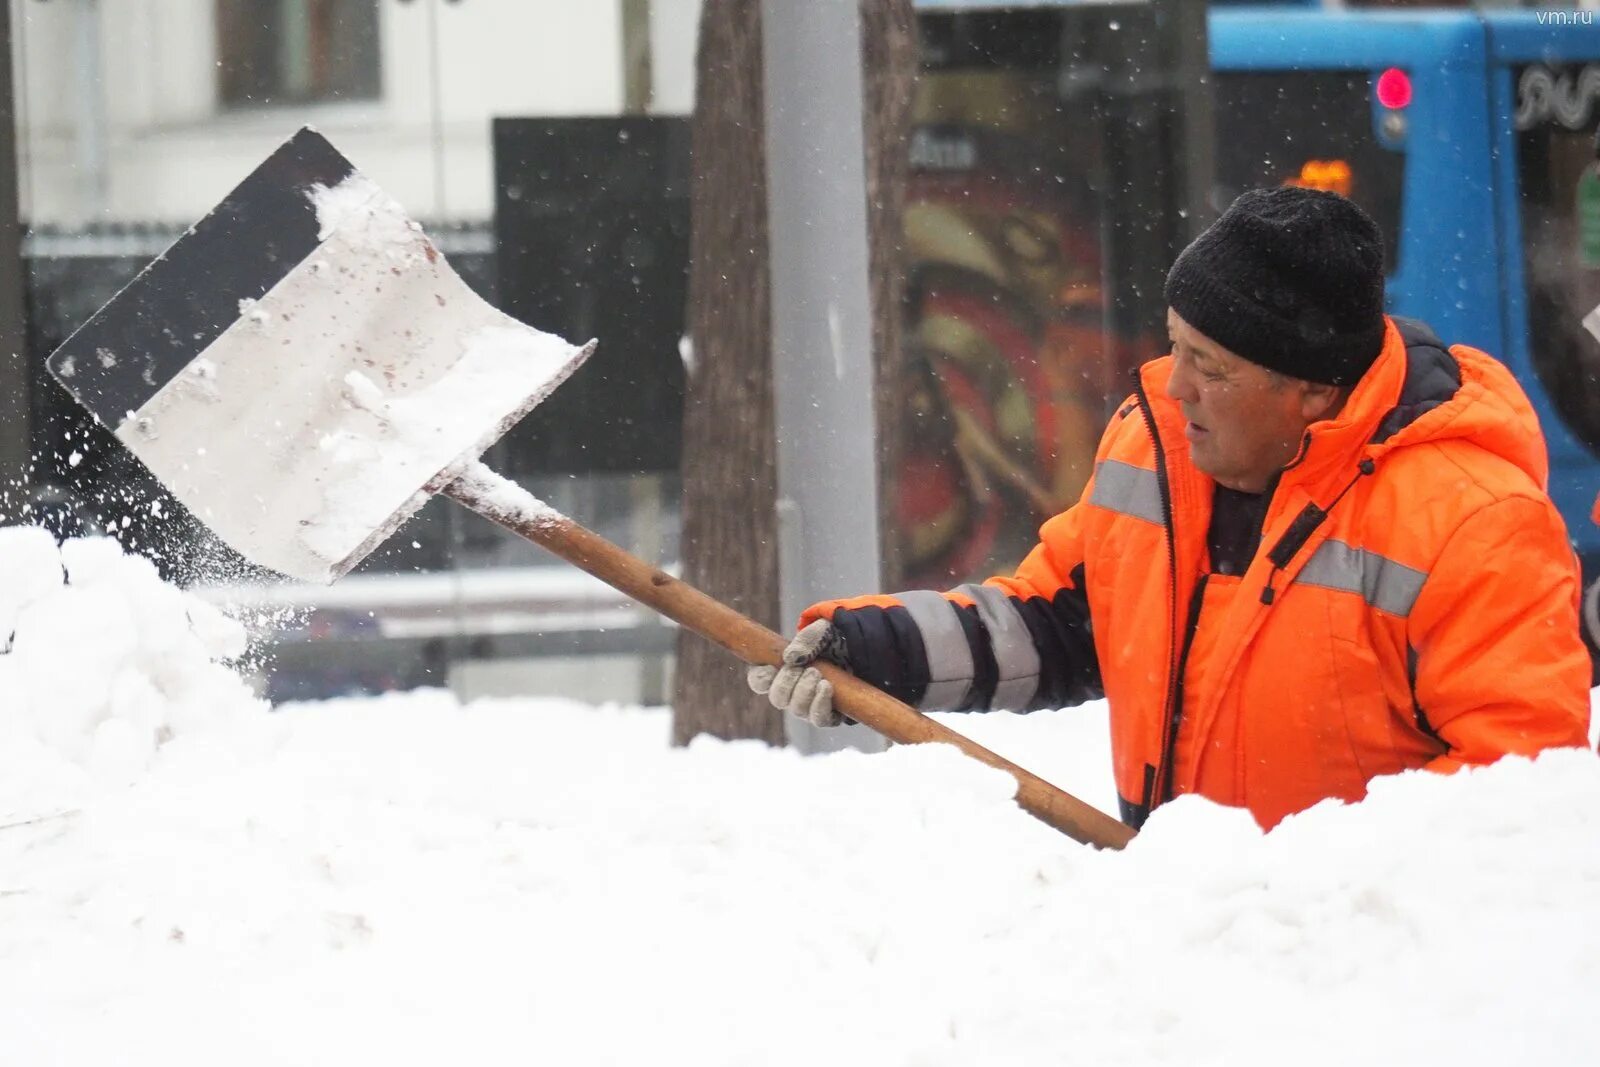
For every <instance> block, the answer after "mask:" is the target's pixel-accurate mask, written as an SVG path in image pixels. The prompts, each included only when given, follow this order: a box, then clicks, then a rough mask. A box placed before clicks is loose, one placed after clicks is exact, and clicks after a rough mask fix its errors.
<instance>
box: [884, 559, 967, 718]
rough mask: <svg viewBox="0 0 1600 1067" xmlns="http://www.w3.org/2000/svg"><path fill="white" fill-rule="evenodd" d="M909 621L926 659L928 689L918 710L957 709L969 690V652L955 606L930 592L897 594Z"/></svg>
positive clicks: (923, 590) (927, 590) (926, 590)
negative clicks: (916, 634)
mask: <svg viewBox="0 0 1600 1067" xmlns="http://www.w3.org/2000/svg"><path fill="white" fill-rule="evenodd" d="M895 599H897V600H899V601H900V603H901V604H903V605H904V606H905V609H906V611H907V613H909V614H910V616H911V621H912V622H914V623H916V624H917V629H918V630H919V631H921V633H922V647H923V649H924V651H925V652H926V653H927V656H928V678H929V681H928V688H927V691H926V692H924V693H923V694H922V700H921V701H919V702H918V704H917V707H918V708H919V709H921V710H922V711H941V710H949V709H952V708H959V707H961V706H962V705H964V704H965V703H966V702H967V693H968V692H969V691H970V690H971V689H972V676H973V670H972V648H971V647H970V646H969V645H968V644H967V634H966V631H965V630H963V629H962V628H961V619H960V618H959V617H958V616H957V615H956V611H957V610H958V609H957V608H956V606H955V605H954V604H952V603H950V601H948V600H946V599H945V598H944V597H943V596H941V595H940V594H938V593H935V592H933V591H932V590H930V589H915V590H912V591H911V592H909V593H896V594H895Z"/></svg>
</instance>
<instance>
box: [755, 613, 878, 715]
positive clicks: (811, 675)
mask: <svg viewBox="0 0 1600 1067" xmlns="http://www.w3.org/2000/svg"><path fill="white" fill-rule="evenodd" d="M819 659H825V660H827V661H828V662H829V663H833V664H835V665H837V666H840V667H843V668H844V669H845V670H849V669H850V659H849V657H848V656H847V655H846V653H845V647H844V635H843V634H841V633H840V632H839V631H838V629H837V628H835V627H834V625H833V623H831V622H829V621H828V620H827V619H818V620H817V621H816V622H814V623H812V624H811V625H809V626H806V627H804V628H803V629H801V631H800V632H799V633H797V634H795V635H794V640H792V641H790V642H789V647H787V648H785V649H784V650H783V666H782V667H769V666H766V665H765V664H763V665H761V666H756V667H751V668H750V669H749V671H747V672H746V674H745V680H746V681H747V682H748V683H749V685H750V688H751V689H752V690H753V691H755V692H757V693H761V694H764V695H765V696H766V698H767V699H768V700H770V701H772V706H773V707H775V708H777V709H778V710H780V711H787V712H789V713H790V714H791V715H798V716H800V717H801V718H802V719H805V720H806V721H807V722H809V723H810V724H811V725H812V726H842V725H844V724H845V723H847V722H851V721H853V720H850V719H847V718H845V717H844V716H843V715H841V714H839V712H838V711H836V710H834V707H833V685H832V683H830V682H829V681H828V680H827V679H826V678H824V677H823V676H822V672H821V671H819V670H817V669H816V668H815V667H813V666H811V664H813V663H815V662H816V661H817V660H819Z"/></svg>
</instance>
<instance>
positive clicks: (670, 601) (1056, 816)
mask: <svg viewBox="0 0 1600 1067" xmlns="http://www.w3.org/2000/svg"><path fill="white" fill-rule="evenodd" d="M485 474H487V475H488V476H489V477H490V478H494V479H496V480H497V481H498V476H497V475H493V474H492V473H491V472H488V471H487V470H486V469H484V468H482V467H476V469H474V470H471V471H469V473H468V474H467V475H465V476H463V477H462V478H461V479H460V480H458V481H455V482H453V483H451V484H450V485H448V486H446V487H445V488H444V489H443V492H444V494H445V495H446V496H449V497H450V498H451V499H453V500H455V501H457V502H458V503H461V504H463V505H465V506H466V507H468V508H470V509H472V510H473V511H475V512H477V513H478V514H480V515H482V516H483V517H484V518H486V519H489V520H491V521H492V522H496V523H498V524H500V525H501V526H504V527H505V528H506V529H508V530H510V531H511V532H512V533H515V534H519V535H521V536H522V537H525V538H527V539H528V540H529V541H532V542H533V543H534V544H536V545H539V546H540V547H542V548H545V549H548V550H549V551H551V552H553V553H555V554H556V555H557V556H560V557H561V558H562V559H564V560H566V561H567V562H568V563H571V564H572V565H573V566H575V567H578V568H579V569H581V570H584V571H587V572H589V573H590V574H592V575H594V576H595V577H596V578H598V579H600V580H601V581H602V582H605V583H606V584H607V585H609V586H611V587H612V588H613V589H616V590H618V591H620V592H622V593H624V594H626V595H627V596H629V597H631V598H632V599H634V600H637V601H639V602H640V603H641V604H645V605H648V606H649V607H652V608H654V609H655V610H656V611H658V612H660V613H661V614H662V615H665V616H666V617H667V618H669V619H672V620H673V621H675V622H677V623H678V624H679V625H681V626H686V627H688V628H689V629H691V630H693V631H694V632H695V633H697V634H699V635H700V636H702V637H704V638H706V639H707V640H709V641H714V642H716V643H717V644H719V645H721V646H722V647H723V648H725V649H727V650H728V651H729V652H732V653H733V654H734V655H736V656H738V657H739V658H740V659H742V660H743V661H744V662H746V663H749V664H762V663H765V664H770V665H773V666H778V665H781V664H782V663H783V650H784V647H785V646H786V645H787V644H788V641H787V639H785V638H783V637H781V636H779V635H778V634H776V633H774V632H773V631H771V630H769V629H767V628H766V627H765V626H762V625H761V624H760V623H758V622H755V621H754V620H751V619H748V618H746V617H745V616H743V615H741V614H739V613H738V612H737V611H734V610H733V609H732V608H730V607H728V606H727V605H725V604H723V603H721V602H720V601H717V600H713V599H712V598H711V597H709V596H707V595H706V594H704V593H702V592H701V591H700V590H698V589H696V588H694V587H693V586H691V585H689V584H688V583H686V582H682V581H679V580H678V579H676V578H674V577H672V576H671V575H670V574H667V573H666V572H664V571H661V570H659V569H657V568H655V567H652V566H650V565H649V564H648V563H645V562H644V561H643V560H641V559H639V558H638V557H636V556H634V555H632V554H631V553H628V552H625V551H623V550H622V549H621V548H618V547H617V546H616V545H614V544H612V543H611V542H610V541H607V540H606V539H605V538H603V537H601V536H600V535H598V534H596V533H593V532H591V531H589V530H587V529H585V528H584V527H582V526H580V525H578V524H577V523H575V522H573V521H572V520H571V519H569V518H567V517H566V516H564V515H559V514H557V513H555V512H553V511H540V512H537V513H530V512H529V509H528V508H527V507H526V506H520V507H519V506H517V502H516V501H515V500H513V499H509V498H508V495H507V494H506V493H504V492H495V491H493V487H492V486H491V485H488V484H486V482H485V479H484V478H483V475H485ZM529 499H530V500H531V498H529ZM817 667H818V669H819V670H821V671H822V674H823V677H825V678H827V679H828V681H829V682H831V683H833V700H834V704H835V706H837V707H838V708H839V709H840V710H841V711H843V712H844V713H845V714H846V715H849V716H850V717H851V718H852V719H855V720H856V721H857V722H863V723H866V724H867V725H868V726H870V727H872V728H873V729H874V730H877V731H878V732H879V733H881V734H883V735H884V736H885V737H888V738H889V739H891V740H893V741H898V742H900V743H902V744H920V743H922V742H927V741H942V742H944V743H945V744H949V745H954V746H956V747H957V748H959V749H960V750H961V751H962V752H965V753H966V754H967V755H969V756H971V757H972V758H973V759H975V760H978V761H979V762H980V763H986V764H988V765H989V766H991V767H994V768H997V769H999V770H1002V771H1005V772H1006V773H1007V774H1010V775H1011V777H1013V778H1015V779H1016V781H1017V803H1018V804H1020V805H1021V806H1022V808H1023V809H1024V810H1025V811H1027V812H1028V813H1029V814H1031V815H1033V816H1035V817H1037V818H1038V819H1040V820H1042V821H1043V822H1045V823H1047V824H1049V825H1050V826H1053V827H1055V828H1056V829H1057V830H1060V831H1061V832H1062V833H1064V834H1066V835H1067V836H1068V837H1070V838H1072V839H1073V840H1074V841H1080V842H1082V843H1083V844H1086V845H1094V846H1096V847H1099V848H1121V847H1123V846H1124V845H1126V844H1127V843H1128V842H1129V841H1130V840H1132V839H1133V836H1134V831H1133V830H1132V829H1130V828H1129V827H1128V826H1126V825H1125V824H1124V823H1122V822H1120V821H1118V820H1116V819H1113V818H1111V816H1109V815H1107V814H1105V813H1104V812H1102V811H1100V810H1099V809H1098V808H1094V807H1091V806H1090V805H1088V804H1085V803H1084V802H1083V801H1081V800H1079V799H1078V798H1077V797H1074V796H1073V795H1072V794H1070V793H1067V792H1065V791H1063V790H1061V789H1058V788H1056V787H1055V786H1053V785H1051V784H1050V783H1049V782H1047V781H1045V780H1044V779H1043V778H1040V777H1038V776H1037V775H1035V774H1032V773H1030V772H1028V771H1025V770H1023V769H1022V768H1021V767H1018V766H1017V765H1016V764H1014V763H1012V762H1011V761H1010V760H1007V759H1004V758H1002V757H1000V756H997V755H995V754H994V753H993V752H990V751H989V750H988V749H986V748H984V747H983V746H981V745H979V744H977V743H975V742H973V741H970V740H968V739H967V738H965V737H963V736H962V735H961V734H958V733H956V732H955V731H954V730H951V729H949V728H948V727H946V726H944V725H943V724H942V723H938V722H935V721H934V720H932V719H930V718H928V717H927V716H926V715H923V714H922V713H920V712H918V711H917V710H916V709H914V708H912V707H911V706H909V705H907V704H904V703H902V702H901V701H899V700H896V699H895V698H894V697H892V696H890V695H889V694H887V693H885V692H883V691H882V690H880V689H878V688H876V687H875V686H872V685H869V684H868V683H866V682H863V681H862V680H861V679H859V678H857V677H855V676H854V675H852V674H850V673H849V672H848V671H845V670H841V669H840V668H838V667H835V666H834V665H833V664H831V663H818V664H817Z"/></svg>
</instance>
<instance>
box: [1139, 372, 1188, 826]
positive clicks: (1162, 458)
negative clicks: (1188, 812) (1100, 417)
mask: <svg viewBox="0 0 1600 1067" xmlns="http://www.w3.org/2000/svg"><path fill="white" fill-rule="evenodd" d="M1133 392H1134V396H1135V397H1136V398H1137V399H1138V401H1139V413H1140V414H1141V415H1143V416H1144V424H1145V428H1146V429H1147V430H1149V431H1150V441H1151V443H1152V444H1154V445H1155V450H1156V486H1157V488H1159V489H1160V491H1161V521H1162V527H1163V529H1164V530H1165V531H1166V534H1167V577H1168V585H1167V589H1168V592H1169V594H1170V597H1169V600H1168V604H1167V613H1168V625H1169V627H1170V628H1171V633H1170V640H1169V641H1168V643H1167V702H1166V706H1165V708H1164V709H1163V711H1162V723H1163V726H1162V731H1161V755H1160V756H1159V757H1158V759H1157V763H1156V772H1155V775H1154V776H1153V778H1154V783H1155V786H1156V795H1155V796H1146V797H1145V798H1144V801H1145V814H1146V815H1147V816H1148V815H1149V813H1150V812H1152V811H1154V810H1155V809H1156V807H1157V806H1158V805H1160V804H1161V803H1162V802H1163V801H1164V800H1166V799H1167V796H1165V795H1164V794H1169V793H1170V791H1171V788H1172V780H1173V774H1172V764H1173V763H1174V762H1175V760H1174V758H1173V757H1174V755H1175V753H1174V752H1173V749H1174V748H1175V747H1176V746H1177V738H1178V723H1179V721H1180V719H1181V716H1182V710H1181V708H1180V702H1181V701H1182V699H1183V688H1182V683H1181V680H1180V675H1179V672H1180V671H1181V670H1182V669H1183V668H1182V659H1183V657H1184V656H1185V655H1187V653H1188V644H1189V642H1188V641H1187V640H1182V641H1180V638H1179V634H1178V534H1177V531H1176V529H1175V528H1174V524H1173V518H1172V486H1171V485H1170V484H1169V483H1168V481H1167V451H1166V449H1165V448H1163V447H1162V445H1161V435H1160V434H1159V433H1157V432H1156V416H1155V411H1154V410H1153V409H1152V408H1151V407H1150V398H1149V397H1148V396H1146V395H1145V391H1144V382H1143V380H1141V379H1140V378H1139V377H1138V375H1137V373H1135V375H1134V380H1133ZM1180 644H1181V645H1182V647H1183V652H1182V653H1181V654H1180V652H1179V647H1180Z"/></svg>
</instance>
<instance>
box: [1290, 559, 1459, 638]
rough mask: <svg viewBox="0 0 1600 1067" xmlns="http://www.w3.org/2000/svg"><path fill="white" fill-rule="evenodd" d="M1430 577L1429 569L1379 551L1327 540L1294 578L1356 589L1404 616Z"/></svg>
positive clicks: (1376, 604)
mask: <svg viewBox="0 0 1600 1067" xmlns="http://www.w3.org/2000/svg"><path fill="white" fill-rule="evenodd" d="M1427 580H1428V573H1427V572H1426V571H1419V570H1417V569H1416V568H1414V567H1407V566H1406V565H1405V564H1404V563H1396V562H1395V561H1394V560H1392V559H1389V558H1388V557H1386V556H1380V555H1378V554H1377V553H1376V552H1368V551H1367V550H1366V549H1364V548H1352V547H1351V546H1350V545H1347V544H1345V543H1344V542H1342V541H1324V542H1322V544H1320V545H1318V546H1317V550H1316V551H1315V552H1313V553H1312V554H1311V558H1310V559H1309V560H1307V561H1306V565H1305V569H1303V570H1302V571H1301V572H1300V575H1299V577H1297V578H1296V579H1295V581H1297V582H1299V583H1300V584H1302V585H1315V586H1320V587H1322V588H1323V589H1337V590H1339V591H1340V592H1344V593H1355V594H1357V595H1359V596H1360V597H1361V598H1362V599H1363V600H1365V601H1366V602H1367V603H1368V604H1370V605H1372V606H1373V607H1374V608H1377V609H1378V610H1379V611H1386V612H1388V613H1389V614H1390V615H1398V616H1400V617H1401V618H1402V619H1403V618H1405V617H1406V616H1407V615H1409V614H1411V608H1412V606H1413V605H1415V604H1416V602H1417V596H1418V595H1419V594H1420V593H1421V592H1422V584H1423V583H1424V582H1426V581H1427Z"/></svg>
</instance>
